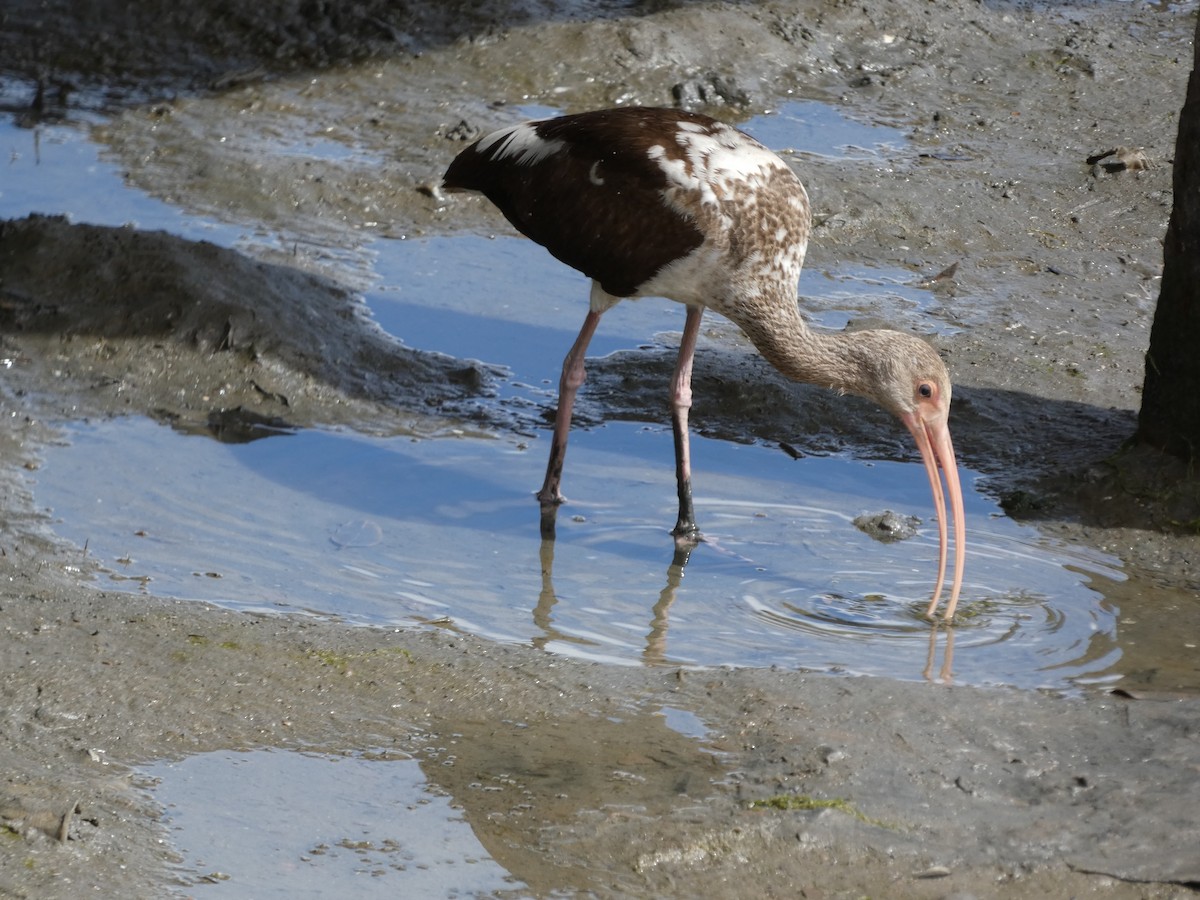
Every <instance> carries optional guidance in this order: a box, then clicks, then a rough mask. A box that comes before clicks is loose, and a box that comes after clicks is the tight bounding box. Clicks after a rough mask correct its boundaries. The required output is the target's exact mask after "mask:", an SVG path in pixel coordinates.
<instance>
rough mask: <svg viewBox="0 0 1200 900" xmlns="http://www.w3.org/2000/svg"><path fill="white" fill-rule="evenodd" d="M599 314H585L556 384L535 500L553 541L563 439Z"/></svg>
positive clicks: (584, 374) (544, 534)
mask: <svg viewBox="0 0 1200 900" xmlns="http://www.w3.org/2000/svg"><path fill="white" fill-rule="evenodd" d="M602 313H603V310H601V311H599V312H598V311H596V310H595V309H592V310H589V311H588V314H587V318H586V319H584V320H583V327H582V328H580V329H579V336H578V337H577V338H575V343H574V344H573V345H572V346H571V352H570V353H568V354H567V357H566V359H564V360H563V367H562V378H561V379H560V380H559V382H558V410H557V412H555V414H554V436H553V437H552V438H551V439H550V459H549V461H548V462H547V463H546V480H545V481H544V482H542V489H541V490H540V491H538V494H537V498H538V501H539V502H540V503H541V504H542V537H544V538H553V537H554V520H555V518H556V516H555V514H556V512H557V511H558V505H559V504H560V503H562V502H563V500H564V499H565V498H564V497H563V495H562V491H561V489H560V487H559V486H560V484H561V483H562V472H563V462H564V461H565V460H566V456H567V438H568V436H569V435H570V432H571V411H572V410H573V409H574V407H575V395H576V394H577V393H579V388H580V386H581V385H582V384H583V381H584V378H586V377H587V372H586V371H585V370H584V357H585V356H586V355H587V348H588V344H589V343H591V340H592V335H594V334H595V333H596V326H597V325H599V324H600V316H601V315H602Z"/></svg>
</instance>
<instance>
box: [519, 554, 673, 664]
mask: <svg viewBox="0 0 1200 900" xmlns="http://www.w3.org/2000/svg"><path fill="white" fill-rule="evenodd" d="M555 546H556V542H555V541H554V539H553V538H543V539H542V542H541V546H540V547H539V549H538V561H539V563H540V565H541V570H542V588H541V591H540V593H539V594H538V602H537V606H536V607H534V610H533V624H534V625H536V626H537V628H538V630H539V631H540V632H541V633H540V634H538V635H536V636H535V637H534V638H533V640H532V641H531V643H532V644H533V646H535V647H537V648H538V649H539V650H544V649H546V646H547V645H548V644H550V643H551V642H552V641H565V642H568V643H571V644H580V645H585V646H595V644H596V642H595V641H592V640H589V639H587V638H582V637H578V636H577V635H572V634H568V633H566V632H563V631H560V630H559V629H558V628H556V627H555V625H554V607H555V606H556V605H557V604H558V595H557V594H556V593H555V591H554V548H555ZM695 547H696V542H695V541H686V540H677V541H676V542H675V549H674V553H673V556H672V558H671V565H670V566H669V567H668V568H667V584H666V587H664V588H663V589H662V590H661V591H660V592H659V595H658V601H657V602H656V603H655V604H654V606H653V608H652V610H651V613H652V618H651V622H650V631H649V633H648V634H647V635H646V646H645V649H644V650H643V651H642V661H643V662H645V663H646V664H647V665H664V664H667V663H670V662H671V660H670V659H668V658H667V626H668V624H669V622H668V613H669V612H670V609H671V605H672V604H673V603H674V602H675V594H676V592H677V591H678V590H679V585H680V584H681V583H682V582H683V570H684V568H685V567H686V566H687V564H688V559H690V558H691V555H692V550H693V549H695Z"/></svg>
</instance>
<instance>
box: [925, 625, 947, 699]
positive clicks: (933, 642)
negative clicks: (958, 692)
mask: <svg viewBox="0 0 1200 900" xmlns="http://www.w3.org/2000/svg"><path fill="white" fill-rule="evenodd" d="M941 630H942V629H941V628H940V627H939V626H938V625H937V624H936V623H935V624H934V626H933V628H931V629H930V630H929V655H928V656H927V657H926V658H925V670H924V671H923V672H922V673H921V674H922V675H924V676H925V680H926V681H932V682H934V683H935V684H949V683H950V682H951V681H953V680H954V671H953V667H954V626H953V625H948V626H946V656H945V659H943V660H942V667H941V668H940V669H939V670H938V673H937V677H934V674H933V665H934V663H936V662H937V640H938V632H939V631H941Z"/></svg>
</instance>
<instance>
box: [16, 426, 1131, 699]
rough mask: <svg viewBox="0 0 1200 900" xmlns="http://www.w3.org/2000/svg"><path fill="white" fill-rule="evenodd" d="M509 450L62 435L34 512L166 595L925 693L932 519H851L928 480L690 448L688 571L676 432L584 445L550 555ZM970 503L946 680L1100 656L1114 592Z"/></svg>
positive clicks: (1051, 668)
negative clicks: (677, 528) (697, 541)
mask: <svg viewBox="0 0 1200 900" xmlns="http://www.w3.org/2000/svg"><path fill="white" fill-rule="evenodd" d="M523 446H524V445H522V444H517V443H514V442H513V441H510V440H487V439H479V438H466V437H464V438H460V439H440V440H424V441H414V440H411V439H408V438H370V437H364V436H362V435H358V434H354V433H351V432H322V431H307V432H302V433H299V434H294V435H284V436H277V437H273V438H270V439H267V440H260V441H255V442H252V443H248V444H222V443H218V442H216V441H214V440H210V439H207V438H204V437H198V436H187V435H181V434H178V433H176V432H174V431H172V430H171V429H169V428H166V427H164V426H161V425H157V424H155V423H154V422H152V421H150V420H148V419H142V418H124V419H117V420H112V421H106V422H97V423H91V424H80V425H77V426H75V427H74V428H72V430H71V432H70V434H69V439H68V441H67V443H66V444H64V445H63V446H62V447H59V448H56V449H53V450H52V451H50V453H49V454H48V457H47V459H46V464H45V466H44V467H43V468H42V470H41V471H40V473H39V489H38V493H37V496H38V497H39V500H40V501H41V502H44V503H46V504H47V505H49V506H50V507H51V508H53V509H54V510H55V515H56V517H57V519H58V521H57V524H56V528H57V530H58V531H59V532H60V533H61V534H63V535H64V536H65V537H68V538H70V539H71V540H73V541H74V542H76V543H78V544H80V545H83V544H85V543H86V546H87V548H88V550H87V552H88V554H89V555H90V556H91V557H92V558H93V559H94V560H97V561H99V562H100V563H101V564H102V565H103V566H104V567H105V568H107V569H109V570H111V574H110V575H109V576H108V577H109V578H111V579H114V580H116V581H117V582H118V583H127V582H129V581H134V582H136V583H140V585H141V587H142V588H143V589H145V590H148V591H151V592H154V593H160V594H164V595H168V596H179V597H186V598H194V599H198V600H206V601H209V602H212V603H218V604H221V605H227V606H233V607H236V608H241V609H247V610H270V609H276V610H281V609H290V610H307V611H310V612H313V613H318V614H323V615H331V616H336V617H339V618H341V619H344V620H346V621H349V622H357V623H363V624H375V625H405V624H413V623H418V622H423V623H430V622H438V623H442V624H444V625H446V626H447V627H455V628H461V629H463V630H465V631H470V632H473V633H476V634H480V635H483V636H485V637H491V638H493V639H496V640H501V641H513V642H521V643H530V644H534V645H536V646H540V647H544V648H546V649H548V650H551V651H553V652H559V653H564V654H567V655H571V656H576V657H581V658H587V659H593V660H600V661H606V662H614V663H622V664H633V663H639V662H642V663H651V664H685V665H709V666H711V665H735V666H765V665H774V664H778V665H783V666H788V667H799V668H806V669H815V670H823V671H837V672H849V673H856V674H873V675H887V676H892V677H898V678H906V679H916V678H922V677H926V668H927V666H928V664H929V659H928V657H929V654H930V652H931V631H930V627H929V624H928V622H927V621H926V620H925V619H924V618H923V616H922V613H923V611H924V607H925V605H926V604H927V602H928V597H929V591H930V590H931V587H932V581H933V577H934V575H935V569H936V559H937V547H936V528H934V527H932V526H931V525H929V524H928V523H926V524H925V525H924V526H923V527H922V528H921V529H920V531H919V534H918V535H917V537H915V538H913V539H910V540H907V541H902V542H897V543H887V544H885V543H880V542H877V541H875V540H873V539H871V538H869V537H868V536H866V535H865V534H863V533H862V532H860V531H859V530H858V529H857V528H856V527H855V526H854V524H853V522H852V519H853V517H854V516H855V515H857V514H859V513H860V512H863V511H878V510H882V509H884V508H891V509H894V510H896V511H898V512H900V513H902V514H905V515H909V514H912V515H918V516H920V517H922V518H927V516H928V513H929V509H928V507H929V502H930V501H929V498H928V486H927V484H926V482H925V479H924V475H923V472H922V470H921V468H920V466H919V465H917V464H915V463H912V464H907V463H905V464H902V463H891V462H878V461H877V462H864V461H860V460H851V459H841V458H820V457H812V458H806V459H803V460H793V459H791V458H790V457H788V456H787V455H786V454H784V453H782V452H780V451H778V450H776V449H773V448H768V447H764V446H743V445H738V444H732V443H727V442H722V441H716V440H710V439H706V438H703V437H697V438H696V441H695V445H694V454H695V459H696V463H697V497H696V504H697V516H698V518H699V520H700V522H701V524H702V527H703V528H704V531H705V534H706V536H707V538H708V541H707V542H706V543H702V544H701V545H700V546H698V547H697V548H696V549H695V550H694V551H693V552H692V554H691V558H690V560H689V561H688V562H687V565H686V568H684V569H682V570H681V569H679V568H678V567H677V566H674V565H673V563H674V562H676V561H675V559H674V544H673V541H672V539H671V538H670V536H669V535H668V534H667V529H668V527H669V526H670V524H671V523H672V522H673V521H674V509H673V503H674V490H673V473H672V470H671V458H672V456H671V454H672V448H671V435H670V431H669V429H667V428H665V427H663V428H660V427H652V426H645V425H638V424H631V423H611V424H609V425H606V426H604V427H602V428H597V429H593V430H589V431H581V432H580V433H579V434H578V435H577V436H576V438H575V441H574V443H573V445H572V449H571V462H570V466H569V469H568V472H567V481H566V489H567V491H568V495H569V497H570V498H571V500H570V503H569V504H568V505H566V506H565V507H563V508H562V510H561V512H560V514H559V519H560V521H559V529H558V530H559V535H558V540H557V541H556V542H555V543H554V544H552V545H543V544H542V542H541V539H540V536H539V531H538V514H537V504H536V502H535V501H534V500H533V497H532V492H533V489H534V488H535V487H536V486H537V484H538V483H540V477H541V469H542V466H543V464H544V460H543V459H542V451H543V449H544V442H543V441H535V442H532V443H531V444H530V445H529V447H528V448H527V449H522V447H523ZM97 469H99V470H102V471H104V472H105V473H106V474H105V478H104V479H103V480H97V479H95V478H94V477H93V475H92V473H94V472H95V471H96V470H97ZM964 478H965V482H966V484H967V485H970V484H971V482H972V481H973V480H974V479H973V477H972V474H971V473H970V472H969V471H967V472H964ZM247 497H253V498H254V503H253V504H252V505H250V506H249V508H248V505H247V504H246V503H245V498H247ZM966 513H967V532H968V545H969V547H970V565H969V566H968V569H967V581H966V586H965V587H964V591H963V601H962V605H961V607H960V608H961V617H962V624H960V625H959V626H958V627H956V628H955V629H954V637H953V640H954V650H955V656H954V666H953V673H954V679H955V680H956V681H959V682H964V683H1002V684H1013V685H1018V686H1021V687H1050V688H1060V689H1061V688H1066V687H1068V686H1069V685H1070V684H1071V683H1072V680H1073V679H1076V678H1081V677H1090V676H1093V675H1094V674H1095V673H1097V672H1101V671H1103V670H1105V669H1106V668H1108V667H1109V666H1111V665H1112V663H1113V662H1115V660H1116V658H1117V657H1118V656H1119V654H1118V652H1117V650H1116V643H1115V634H1114V632H1115V627H1116V610H1114V609H1112V608H1111V607H1109V606H1108V605H1107V604H1106V603H1105V602H1104V599H1103V597H1102V596H1100V595H1099V594H1098V593H1096V592H1095V591H1093V590H1092V589H1091V588H1090V587H1089V580H1090V579H1091V578H1093V577H1095V576H1100V577H1104V578H1113V577H1117V578H1119V577H1120V576H1119V574H1118V573H1117V572H1115V571H1114V569H1113V568H1112V566H1111V565H1110V563H1109V562H1108V561H1105V560H1104V559H1102V558H1100V557H1099V556H1097V555H1091V554H1086V553H1081V552H1078V551H1075V550H1071V549H1070V548H1065V547H1061V546H1057V545H1056V544H1054V543H1053V542H1051V541H1048V540H1046V539H1043V538H1041V537H1039V535H1038V534H1037V532H1036V531H1035V530H1034V529H1032V528H1028V527H1022V526H1018V525H1016V524H1015V523H1013V522H1012V521H1010V520H1008V519H1006V518H1004V517H1003V516H1002V515H1001V514H1000V511H999V509H998V508H997V507H996V506H995V505H994V504H993V503H992V502H990V501H989V500H988V499H987V498H985V497H984V496H982V495H980V494H979V493H977V492H974V491H969V493H968V499H967V507H966ZM939 640H940V641H941V642H942V643H941V644H940V645H939V646H938V647H937V660H936V663H935V667H934V668H935V671H934V672H933V673H932V676H933V677H936V676H937V675H939V674H940V673H941V667H942V665H943V660H942V657H943V656H944V651H945V649H946V648H945V646H944V644H945V641H946V640H947V636H946V635H945V634H941V636H940V638H939Z"/></svg>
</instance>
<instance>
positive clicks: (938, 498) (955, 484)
mask: <svg viewBox="0 0 1200 900" xmlns="http://www.w3.org/2000/svg"><path fill="white" fill-rule="evenodd" d="M903 421H904V424H905V425H906V426H908V430H909V431H910V432H912V436H913V438H914V439H915V440H916V442H917V449H918V450H920V451H921V459H922V461H923V462H924V463H925V473H926V474H927V475H928V476H929V487H930V488H931V489H932V491H933V505H934V508H935V509H936V511H937V521H938V576H937V584H936V585H935V586H934V588H933V600H931V601H930V603H929V609H928V610H926V612H925V615H927V616H929V617H930V618H932V617H933V614H934V612H935V611H936V610H937V606H938V601H939V600H940V599H941V597H942V586H943V585H944V584H945V582H946V559H947V549H948V547H947V543H948V541H947V527H946V498H945V495H944V494H943V493H942V479H941V476H940V475H939V474H938V466H939V465H940V466H941V469H942V471H943V472H945V473H946V493H948V494H949V495H950V508H951V509H952V510H953V512H954V580H953V582H952V583H951V585H950V600H949V601H948V602H947V603H946V611H945V612H944V613H943V614H942V618H943V619H944V620H945V621H947V622H949V621H950V619H952V618H953V617H954V609H955V607H956V606H958V594H959V591H961V590H962V579H963V566H964V565H965V563H966V556H967V550H966V538H967V529H966V524H965V523H964V521H963V496H962V486H961V484H960V483H959V480H958V463H957V462H955V459H954V445H953V444H952V443H951V442H950V428H949V426H948V425H947V424H946V423H945V421H944V420H943V421H940V422H927V421H925V420H924V419H921V418H920V417H919V416H916V415H911V416H904V417H903Z"/></svg>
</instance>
